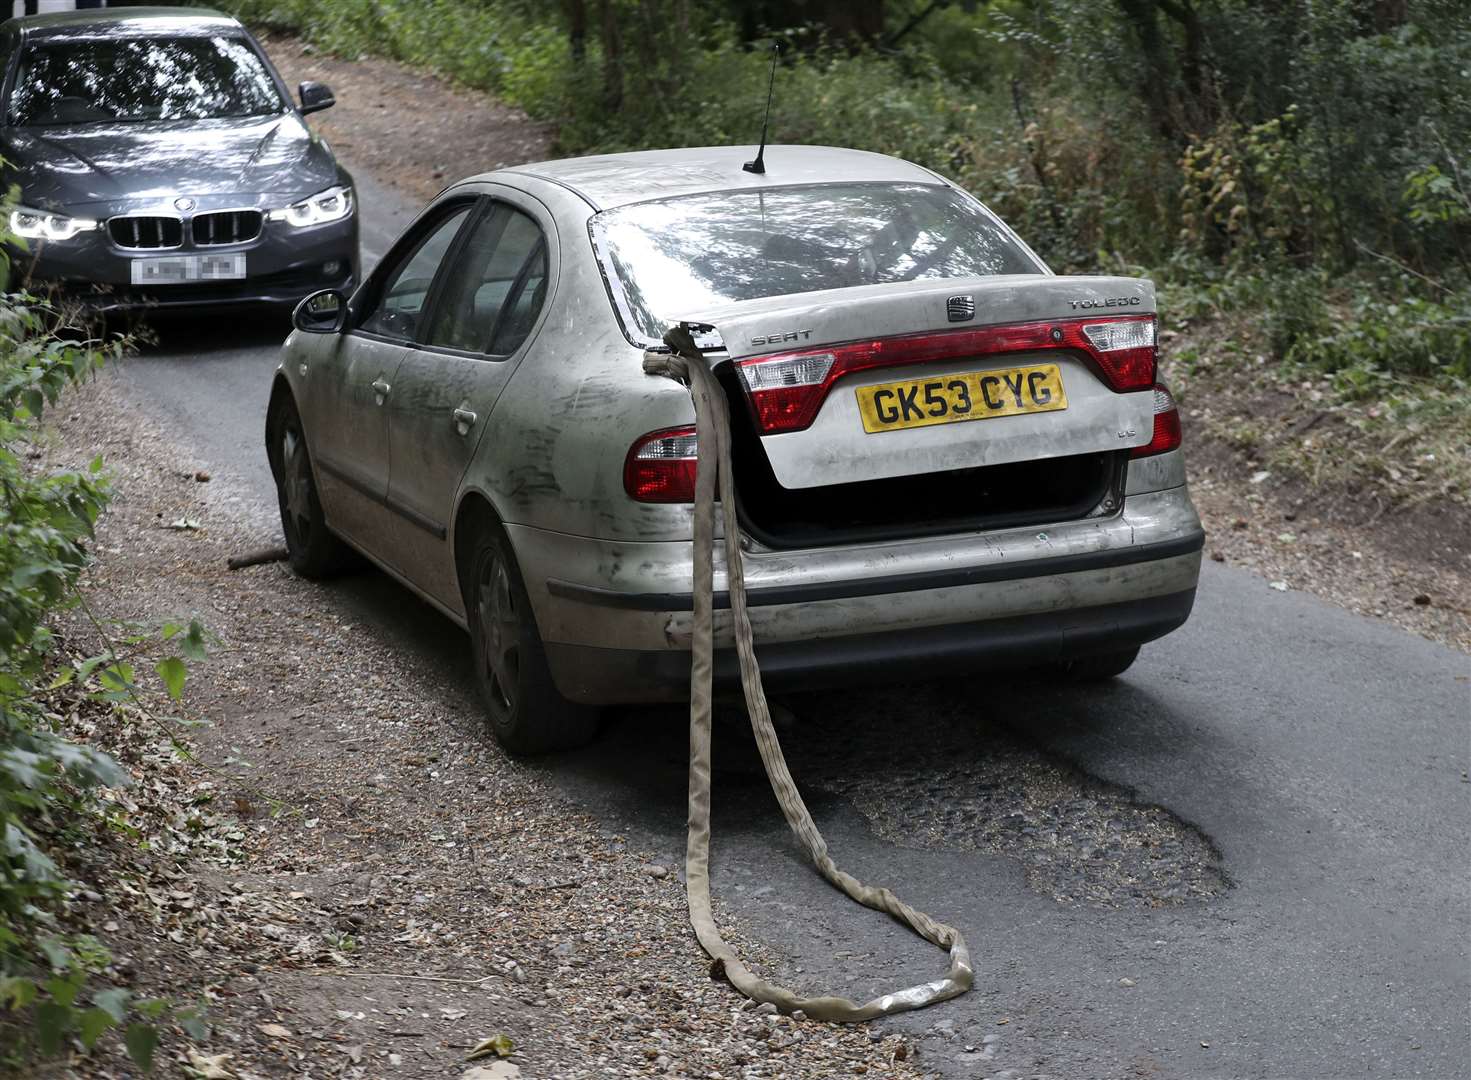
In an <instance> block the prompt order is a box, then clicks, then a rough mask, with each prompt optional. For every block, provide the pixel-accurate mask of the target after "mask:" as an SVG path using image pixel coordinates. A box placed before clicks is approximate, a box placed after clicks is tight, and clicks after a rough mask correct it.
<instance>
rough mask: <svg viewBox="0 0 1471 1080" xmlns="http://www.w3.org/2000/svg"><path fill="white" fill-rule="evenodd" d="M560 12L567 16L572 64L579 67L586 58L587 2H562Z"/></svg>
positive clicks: (566, 0)
mask: <svg viewBox="0 0 1471 1080" xmlns="http://www.w3.org/2000/svg"><path fill="white" fill-rule="evenodd" d="M562 11H563V13H564V14H565V15H566V16H567V43H568V45H569V46H570V47H571V49H572V62H573V63H575V64H577V65H578V66H579V67H580V66H581V65H582V62H583V60H585V59H586V58H587V0H562Z"/></svg>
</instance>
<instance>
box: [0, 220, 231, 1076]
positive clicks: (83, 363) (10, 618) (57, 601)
mask: <svg viewBox="0 0 1471 1080" xmlns="http://www.w3.org/2000/svg"><path fill="white" fill-rule="evenodd" d="M0 220H3V217H0ZM0 242H4V243H8V244H10V245H11V246H12V247H15V246H19V245H18V242H17V241H16V240H15V238H13V237H10V236H0ZM3 256H4V252H3V249H0V259H3ZM7 271H8V260H5V261H4V262H0V495H3V499H0V1067H3V1066H5V1065H7V1064H8V1065H12V1066H13V1065H16V1064H19V1063H20V1062H22V1061H24V1060H25V1059H26V1057H27V1056H30V1055H34V1054H36V1053H40V1054H42V1055H47V1056H50V1055H55V1054H57V1053H59V1052H61V1051H62V1050H64V1049H66V1048H67V1047H68V1046H73V1045H75V1043H73V1042H72V1040H75V1042H76V1043H79V1044H80V1046H81V1047H82V1048H83V1049H85V1050H90V1049H91V1048H92V1047H93V1046H94V1045H95V1044H96V1043H97V1042H98V1040H99V1039H100V1038H102V1036H103V1035H104V1034H105V1033H106V1032H107V1031H109V1030H110V1029H120V1030H121V1033H122V1037H123V1042H124V1045H125V1047H126V1049H127V1052H128V1054H129V1056H130V1057H131V1058H132V1059H133V1061H134V1062H135V1063H137V1064H138V1065H139V1066H141V1067H144V1068H147V1067H149V1066H151V1064H152V1059H153V1055H154V1049H155V1047H156V1045H157V1042H158V1032H157V1027H156V1022H157V1021H158V1020H159V1019H160V1018H161V1017H163V1016H164V1015H165V1014H168V1015H169V1016H170V1017H171V1018H172V1019H173V1020H174V1021H175V1022H177V1023H180V1024H182V1025H184V1026H185V1027H186V1030H189V1029H194V1030H192V1031H191V1034H193V1033H195V1032H196V1031H198V1030H199V1028H200V1024H199V1021H198V1018H197V1016H194V1015H192V1014H190V1013H188V1012H185V1011H180V1010H175V1009H173V1007H172V1006H171V1005H170V1003H169V1002H167V1001H163V1000H158V999H152V1000H149V999H143V998H139V997H137V996H136V995H134V994H133V993H132V992H131V991H129V990H128V989H126V988H122V987H114V986H109V985H106V984H105V983H104V982H103V981H102V980H101V979H99V978H98V976H99V975H100V974H101V973H102V972H103V970H104V969H105V968H106V967H107V965H108V964H109V963H110V961H111V958H110V956H109V954H108V952H107V950H106V948H105V947H103V946H102V945H101V943H99V942H98V941H97V940H96V939H95V938H94V937H92V936H91V935H89V934H87V933H86V932H85V930H86V928H85V927H78V926H77V925H75V920H70V919H68V918H67V914H66V904H67V898H68V896H69V895H70V894H72V893H74V891H75V890H76V889H77V888H78V887H79V885H78V883H77V882H74V881H72V880H69V879H68V877H67V876H66V874H65V873H64V871H63V870H62V868H61V867H60V866H58V864H57V861H56V859H55V858H53V853H54V852H56V851H58V850H59V849H60V848H61V847H62V846H64V845H65V844H66V843H68V842H74V841H76V840H77V838H78V837H80V836H83V835H85V831H86V830H88V829H95V828H97V827H98V824H99V822H101V821H103V820H104V819H105V818H106V816H107V813H106V792H107V790H108V789H117V788H121V787H124V786H127V785H128V784H129V783H130V777H129V775H128V773H127V772H126V771H125V770H124V769H122V768H121V767H120V766H119V765H118V764H117V763H116V762H115V761H114V760H113V759H112V758H111V757H109V756H108V755H107V754H106V753H104V752H102V751H101V750H99V749H97V748H95V747H92V746H89V745H86V744H85V743H82V742H77V741H73V740H71V739H69V738H67V736H66V734H65V731H64V728H63V724H64V719H63V716H62V712H63V709H62V708H60V707H59V706H62V705H65V709H66V710H69V709H70V708H71V707H72V706H73V705H75V706H77V707H79V708H88V707H90V708H97V709H124V708H132V709H136V710H141V711H143V712H144V713H145V714H147V712H146V707H145V706H144V705H143V704H142V697H141V695H142V693H143V688H142V687H141V686H140V676H139V672H138V671H137V670H136V669H135V665H134V664H133V663H132V662H130V656H131V655H134V654H143V653H147V652H153V653H154V654H155V655H156V654H157V653H159V652H163V653H165V654H166V658H165V659H164V660H162V661H160V662H158V663H157V664H156V665H154V668H153V674H155V675H156V676H157V677H158V679H159V680H161V682H162V685H163V688H164V689H165V690H166V691H167V692H168V693H169V695H170V696H172V697H174V698H177V697H178V696H179V695H180V694H181V693H182V691H183V686H184V680H185V677H186V674H187V667H186V661H187V660H191V659H197V658H200V657H202V656H203V654H204V647H205V645H204V642H205V635H204V631H203V629H202V627H200V625H199V624H198V623H190V624H187V625H165V626H163V627H162V628H161V630H159V631H157V632H155V633H154V634H152V635H150V637H151V641H148V642H145V641H143V640H141V639H140V637H139V635H136V634H134V635H133V636H132V637H131V638H130V639H129V641H128V643H126V645H124V643H113V642H112V641H110V640H109V639H108V637H107V635H106V634H105V633H104V632H103V628H102V626H101V624H100V623H96V622H95V620H94V625H95V626H96V629H97V630H98V632H99V635H100V636H101V637H102V640H103V642H104V646H103V649H102V652H101V654H100V655H96V656H92V657H87V658H69V657H67V656H64V655H63V651H62V649H61V648H60V643H59V641H58V639H57V637H56V635H55V633H54V632H53V630H52V629H51V628H50V623H51V622H52V621H53V617H54V616H55V615H56V614H57V613H58V612H60V611H62V610H63V609H66V608H69V607H74V606H80V607H81V608H82V610H84V611H85V612H86V613H87V617H88V618H91V613H90V609H88V608H86V606H85V602H84V600H83V598H82V595H81V593H80V592H79V591H78V588H77V585H78V579H79V577H80V575H81V574H82V572H83V570H84V569H85V568H86V566H87V562H88V554H87V549H86V542H87V541H88V540H89V539H90V537H91V536H92V531H93V528H94V526H95V525H96V523H97V519H98V516H99V515H100V514H101V513H102V511H103V510H104V509H105V508H106V506H107V503H108V498H109V488H108V483H107V479H106V476H105V474H104V472H103V467H102V461H101V459H100V458H97V459H95V460H93V461H92V462H91V464H90V465H89V466H88V467H87V468H85V469H83V470H80V471H60V472H44V471H42V470H40V469H38V468H36V467H35V466H34V463H29V464H28V459H27V458H26V456H25V452H26V450H27V449H28V448H30V447H33V446H34V445H35V444H36V443H38V442H39V441H40V439H41V436H42V432H41V427H40V424H41V418H42V415H43V413H44V411H45V409H46V408H47V407H48V406H51V405H54V404H55V403H56V401H57V399H58V398H59V397H60V396H61V395H62V394H63V393H64V392H65V391H66V390H67V389H68V388H70V387H72V386H74V385H75V384H77V383H79V382H80V381H82V380H83V379H85V378H86V377H88V376H89V375H91V374H92V373H93V372H95V371H96V370H97V369H98V368H99V367H100V366H101V365H102V364H104V363H105V362H106V361H108V360H116V359H118V358H119V357H120V356H121V355H122V354H123V352H124V351H125V349H126V342H124V341H122V340H120V339H117V340H113V341H111V342H109V343H105V344H103V343H98V342H96V341H90V340H86V339H85V338H84V337H83V336H82V335H81V334H80V333H77V332H76V331H75V330H73V329H70V328H68V327H67V326H66V320H65V319H64V318H63V316H62V314H61V312H60V311H59V310H58V309H57V308H55V307H53V306H51V305H50V304H48V303H46V302H44V301H40V300H37V299H36V298H34V297H30V296H26V295H23V294H13V293H8V292H4V291H3V290H4V287H5V282H6V280H7V279H8V272H7ZM160 641H162V647H161V648H160V647H159V642H160ZM123 648H126V650H127V653H128V654H129V655H124V654H123V653H122V652H120V651H119V650H120V649H123Z"/></svg>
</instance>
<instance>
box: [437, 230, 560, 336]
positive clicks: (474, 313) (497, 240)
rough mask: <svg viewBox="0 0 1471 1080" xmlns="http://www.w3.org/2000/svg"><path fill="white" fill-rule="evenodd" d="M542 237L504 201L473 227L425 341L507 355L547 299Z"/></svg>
mask: <svg viewBox="0 0 1471 1080" xmlns="http://www.w3.org/2000/svg"><path fill="white" fill-rule="evenodd" d="M546 267H547V258H546V240H545V238H544V237H543V236H542V233H541V229H540V228H539V227H538V226H537V224H536V222H535V221H533V220H532V219H531V218H530V217H528V216H527V215H525V214H523V213H521V212H520V211H519V210H514V209H512V208H511V207H509V206H507V205H505V204H504V203H496V204H494V206H493V207H492V208H491V210H490V212H489V213H487V214H486V215H485V216H484V217H482V218H481V219H480V220H479V221H478V222H476V223H475V225H474V226H473V227H472V231H471V233H470V234H469V236H468V237H467V239H466V241H465V245H464V247H462V248H461V249H460V254H459V256H458V258H457V260H456V262H455V265H454V266H453V267H452V268H451V270H450V273H449V276H448V278H447V280H446V282H445V285H444V288H443V290H442V292H441V295H440V297H439V299H438V301H437V302H436V303H435V309H434V316H433V322H432V324H431V326H430V328H429V334H428V337H427V338H426V340H425V344H426V345H437V346H439V347H441V348H446V349H461V350H464V351H466V352H477V353H490V354H491V355H494V356H507V355H509V354H510V353H513V352H515V351H516V349H518V348H519V347H520V346H521V343H522V342H523V341H525V340H526V336H527V335H528V334H529V333H530V332H531V327H532V325H533V324H534V323H535V322H536V316H537V313H538V312H539V311H540V310H541V304H542V301H543V300H544V299H545V297H546V278H547V269H546Z"/></svg>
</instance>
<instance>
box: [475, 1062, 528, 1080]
mask: <svg viewBox="0 0 1471 1080" xmlns="http://www.w3.org/2000/svg"><path fill="white" fill-rule="evenodd" d="M460 1080H521V1066H519V1065H512V1064H511V1063H510V1062H509V1061H497V1062H493V1063H492V1064H490V1065H476V1066H474V1067H473V1068H470V1069H467V1070H465V1072H464V1073H463V1074H462V1075H461V1076H460Z"/></svg>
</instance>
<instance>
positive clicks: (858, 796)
mask: <svg viewBox="0 0 1471 1080" xmlns="http://www.w3.org/2000/svg"><path fill="white" fill-rule="evenodd" d="M1108 693H1125V694H1126V693H1128V690H1127V685H1126V684H1114V685H1113V686H1105V687H1096V686H1095V687H1053V686H1048V685H1045V684H1038V685H1036V686H1031V687H1029V686H1027V685H1025V684H1022V685H1017V686H1014V687H1012V688H1009V689H1008V690H1005V691H1002V692H1000V693H998V694H994V695H991V696H989V697H987V698H984V699H979V700H978V699H977V698H976V697H975V696H974V692H973V689H969V688H966V687H961V686H957V685H954V684H951V685H948V686H910V687H896V688H893V689H884V690H881V691H878V692H876V693H874V692H870V693H861V694H860V693H841V694H830V695H815V694H814V695H808V696H805V697H802V698H798V699H792V700H791V701H790V702H789V704H790V705H791V706H792V708H793V710H794V711H795V712H796V714H797V716H798V717H799V719H800V723H799V725H798V726H797V728H796V730H795V731H794V732H792V733H790V734H788V735H786V736H784V739H783V742H784V745H785V746H786V751H787V755H788V759H789V761H790V763H791V768H792V772H793V774H794V775H795V776H797V777H798V780H799V783H801V784H802V786H803V789H804V791H814V789H817V790H821V791H823V792H827V793H830V794H831V795H836V796H838V797H840V798H843V799H844V800H846V801H847V802H849V803H850V804H851V805H852V806H853V807H854V808H855V809H856V810H857V811H858V812H859V813H860V814H862V815H863V817H864V818H866V819H867V821H868V822H869V823H870V825H871V827H872V828H873V829H874V831H875V832H876V833H877V834H878V835H879V836H880V837H881V838H883V839H884V840H886V841H888V842H890V843H894V844H898V845H901V846H905V847H914V848H924V849H932V850H934V849H939V850H958V851H977V852H983V853H987V854H996V855H1005V856H1009V857H1011V858H1015V859H1017V860H1019V861H1020V862H1021V863H1022V864H1023V867H1024V870H1025V873H1026V879H1027V882H1028V884H1029V885H1030V886H1031V887H1032V888H1033V889H1035V890H1036V891H1038V892H1040V893H1043V894H1044V895H1047V896H1050V897H1052V898H1053V899H1054V900H1056V901H1058V902H1059V903H1068V904H1071V903H1090V904H1101V905H1105V906H1108V907H1125V906H1138V905H1143V906H1146V907H1162V906H1166V905H1175V904H1182V903H1187V902H1191V901H1202V900H1209V899H1211V898H1213V897H1216V896H1219V895H1221V894H1222V893H1223V892H1225V891H1226V889H1227V888H1228V887H1229V885H1230V879H1229V876H1228V874H1227V872H1226V869H1225V867H1224V865H1223V863H1222V858H1221V854H1220V852H1219V850H1218V849H1217V848H1216V846H1215V844H1213V843H1212V842H1211V840H1210V838H1209V837H1207V836H1205V835H1204V834H1203V833H1202V832H1201V831H1200V830H1199V829H1197V828H1195V827H1194V826H1193V825H1191V824H1190V823H1188V822H1186V821H1183V820H1181V819H1180V818H1179V817H1178V816H1176V815H1175V814H1173V813H1171V812H1170V810H1168V809H1167V808H1165V807H1162V806H1157V805H1153V804H1149V803H1145V802H1141V801H1139V800H1138V799H1136V798H1135V796H1134V794H1133V793H1132V792H1130V791H1129V790H1128V789H1127V788H1124V787H1121V786H1119V785H1117V784H1113V783H1110V782H1108V781H1105V780H1101V779H1099V778H1097V777H1094V776H1091V775H1089V774H1088V773H1086V772H1084V771H1082V770H1081V769H1079V768H1078V767H1076V766H1075V765H1074V764H1072V763H1070V762H1068V761H1065V760H1063V759H1061V758H1059V757H1057V756H1056V755H1054V754H1051V753H1049V752H1046V751H1044V750H1042V749H1039V748H1038V747H1037V746H1036V745H1034V744H1033V743H1032V742H1031V741H1030V740H1029V739H1028V737H1027V721H1028V719H1029V718H1032V717H1037V716H1042V717H1045V718H1049V719H1047V720H1044V721H1043V722H1056V720H1057V718H1058V717H1059V716H1060V715H1064V714H1067V713H1070V712H1071V708H1070V707H1076V708H1077V709H1078V710H1079V711H1080V712H1081V711H1086V710H1087V707H1088V699H1089V696H1090V695H1094V696H1096V695H1098V694H1108ZM815 793H816V792H815V791H814V794H815Z"/></svg>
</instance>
